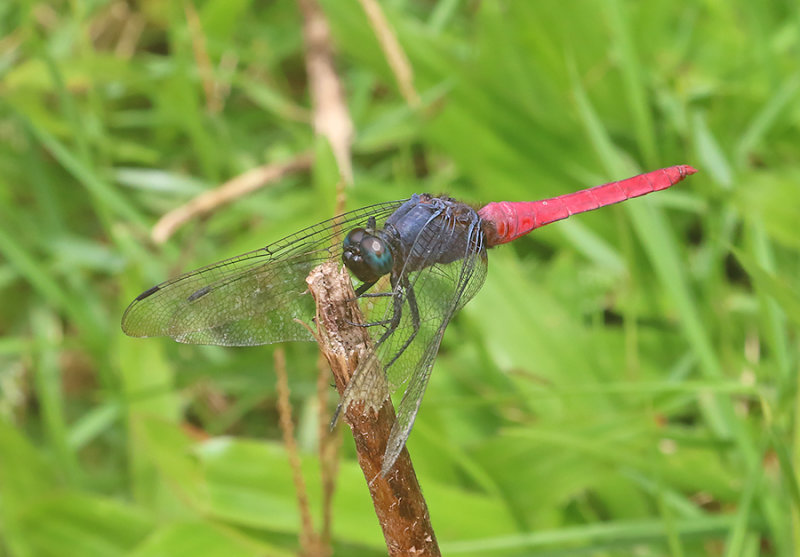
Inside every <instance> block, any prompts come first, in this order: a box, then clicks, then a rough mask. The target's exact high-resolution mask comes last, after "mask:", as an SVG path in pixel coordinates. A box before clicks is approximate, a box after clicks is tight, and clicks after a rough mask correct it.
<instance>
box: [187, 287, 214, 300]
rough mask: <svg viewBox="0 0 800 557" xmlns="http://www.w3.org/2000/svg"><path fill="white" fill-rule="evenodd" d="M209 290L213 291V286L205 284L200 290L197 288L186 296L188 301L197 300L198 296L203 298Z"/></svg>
mask: <svg viewBox="0 0 800 557" xmlns="http://www.w3.org/2000/svg"><path fill="white" fill-rule="evenodd" d="M209 292H211V287H210V286H204V287H203V288H201V289H199V290H195V291H194V292H192V294H191V295H190V296H189V297H188V298H186V301H187V302H194V301H195V300H197V299H198V298H202V297H203V296H205V295H206V294H208V293H209Z"/></svg>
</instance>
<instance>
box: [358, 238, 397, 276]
mask: <svg viewBox="0 0 800 557" xmlns="http://www.w3.org/2000/svg"><path fill="white" fill-rule="evenodd" d="M361 257H363V258H364V261H365V262H366V263H367V265H369V266H370V268H372V269H374V270H375V273H376V274H377V275H378V276H381V275H385V274H386V273H388V272H389V271H391V270H392V253H391V252H390V251H389V248H388V247H387V246H386V242H384V241H383V240H381V239H380V238H377V237H375V236H369V235H367V236H365V237H364V238H362V240H361Z"/></svg>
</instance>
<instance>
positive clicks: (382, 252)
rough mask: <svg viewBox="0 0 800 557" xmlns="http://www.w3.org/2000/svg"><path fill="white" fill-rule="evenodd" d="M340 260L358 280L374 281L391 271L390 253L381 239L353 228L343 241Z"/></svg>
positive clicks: (360, 229) (361, 229)
mask: <svg viewBox="0 0 800 557" xmlns="http://www.w3.org/2000/svg"><path fill="white" fill-rule="evenodd" d="M342 247H343V248H344V250H343V253H342V260H343V261H344V263H345V265H347V268H348V269H350V270H351V271H352V272H353V274H354V275H355V276H356V277H358V278H359V279H361V280H363V281H365V282H367V281H375V280H378V278H380V277H382V276H383V275H385V274H386V273H388V272H389V271H391V270H392V252H391V251H390V250H389V247H388V246H387V245H386V242H384V241H383V240H382V239H381V238H378V237H377V236H373V235H372V234H370V233H369V232H367V231H366V230H364V229H363V228H354V229H353V230H351V231H350V232H349V233H348V234H347V237H346V238H345V239H344V243H343V245H342Z"/></svg>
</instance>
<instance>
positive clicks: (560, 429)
mask: <svg viewBox="0 0 800 557" xmlns="http://www.w3.org/2000/svg"><path fill="white" fill-rule="evenodd" d="M321 3H322V6H323V8H324V10H325V13H326V15H327V17H328V19H329V23H330V25H331V28H332V33H333V38H334V41H335V45H336V48H337V65H338V69H339V70H340V74H341V76H342V79H343V81H344V85H345V92H346V97H347V101H348V103H349V109H350V111H351V115H352V118H353V120H354V125H355V129H356V138H355V145H354V171H355V177H356V180H355V182H356V183H355V185H354V186H353V187H352V188H349V189H348V190H347V192H346V193H347V198H348V200H347V204H348V207H349V208H356V207H358V206H361V205H364V204H367V203H370V202H377V201H385V200H392V199H399V198H403V197H407V196H408V195H409V194H411V193H413V192H415V191H431V192H434V193H437V192H440V191H447V192H449V193H450V194H452V195H454V196H456V197H459V198H461V199H464V200H466V201H469V202H474V203H475V204H476V205H478V204H480V203H482V202H485V201H490V200H501V199H508V200H532V199H538V198H542V197H548V196H552V195H559V194H562V193H567V192H571V191H574V190H577V189H580V188H582V187H587V186H590V185H595V184H599V183H602V182H606V181H609V180H612V179H620V178H625V177H628V176H631V175H633V174H636V173H638V172H640V171H646V170H653V169H656V168H659V167H663V166H669V165H672V164H679V163H686V164H691V165H693V166H695V167H696V168H698V169H699V170H700V172H699V173H698V174H696V175H694V176H692V177H691V178H690V179H688V180H686V181H685V182H682V183H681V184H680V185H678V186H676V187H675V188H672V189H670V190H669V191H666V192H661V193H659V194H657V195H653V196H649V197H647V198H644V199H639V200H635V201H629V202H627V203H626V204H625V205H624V206H621V207H610V208H607V209H604V210H602V211H598V212H595V213H591V214H587V215H583V216H581V217H579V218H575V219H572V220H570V221H567V222H563V223H559V224H556V225H553V226H551V227H548V228H546V229H543V230H541V231H538V232H536V233H535V234H534V235H531V236H529V237H526V238H523V239H520V240H518V241H517V242H515V244H514V245H513V246H509V247H503V248H499V249H496V250H494V251H492V252H491V253H490V262H489V276H488V279H487V282H486V285H485V286H484V288H483V290H482V291H481V292H480V293H479V294H478V295H477V297H476V298H475V299H474V300H473V301H472V302H471V303H470V304H469V305H468V306H467V307H466V308H465V309H464V310H463V311H462V312H461V314H460V315H458V316H457V317H456V319H455V320H454V321H453V323H452V324H451V325H450V327H449V328H448V331H447V334H446V335H445V339H444V343H443V345H442V349H441V352H440V355H439V358H438V360H437V364H436V367H435V370H434V374H433V377H432V380H431V385H430V386H429V388H428V394H427V396H426V399H425V401H424V403H423V406H422V409H421V411H420V414H419V418H418V420H417V425H416V427H415V429H414V431H413V432H412V435H411V438H410V441H409V449H410V451H411V454H412V457H413V459H414V462H415V465H416V467H417V471H418V475H419V478H420V482H421V484H422V486H423V489H424V492H425V495H426V497H427V500H428V504H429V507H430V512H431V515H432V519H433V524H434V526H435V528H436V530H437V535H438V537H439V541H440V542H441V545H442V549H443V551H444V552H445V553H446V554H468V555H490V554H491V555H530V554H543V555H544V554H547V555H556V554H558V555H569V554H582V555H583V554H591V555H632V554H637V555H678V556H690V555H726V556H739V555H742V556H755V555H780V556H783V555H791V554H797V552H798V551H800V489H799V488H798V476H797V470H798V466H799V465H798V459H800V428H799V427H798V424H800V420H798V393H800V389H798V369H800V366H799V365H798V364H799V358H798V357H799V356H800V338H798V330H800V329H799V327H800V295H798V292H800V281H798V277H800V241H798V239H800V235H798V232H797V228H796V227H797V225H798V222H800V185H799V184H800V156H798V149H797V146H798V145H800V103H797V98H798V90H800V70H798V65H797V60H798V51H799V50H800V44H799V43H800V28H799V27H798V21H800V12H799V11H798V7H797V5H796V4H794V3H790V2H780V1H776V2H752V1H749V0H733V1H729V2H690V1H688V0H678V1H667V0H651V1H649V2H633V1H627V0H611V1H608V2H586V1H582V2H577V1H574V2H546V1H545V2H536V1H512V0H502V1H500V0H499V1H485V2H459V1H457V0H432V1H422V0H393V1H389V2H383V3H381V5H382V6H383V8H384V9H385V11H386V16H387V18H388V20H389V21H390V22H391V25H392V27H393V29H394V31H395V32H396V33H397V36H398V39H399V41H400V43H401V44H402V46H403V48H404V49H405V51H406V53H407V55H408V57H409V60H410V62H411V65H412V67H413V69H414V72H415V81H414V85H415V87H416V89H417V91H418V93H419V95H420V98H421V107H420V108H419V109H411V108H409V107H408V106H407V104H406V103H405V102H404V100H403V98H402V96H401V95H400V92H399V89H398V86H397V82H396V80H395V78H394V76H393V74H392V71H391V69H390V65H389V64H388V63H387V60H386V58H385V56H384V55H383V52H382V50H381V47H380V44H379V42H378V40H377V39H376V37H375V34H374V31H373V29H372V28H371V27H370V25H369V23H368V20H367V18H366V16H365V15H364V12H363V10H362V9H361V7H360V4H359V3H358V2H356V1H354V0H349V1H342V0H324V1H322V2H321ZM134 4H135V7H132V6H129V5H127V4H125V3H107V2H81V1H77V2H69V3H67V2H52V3H46V2H43V3H30V2H19V3H15V2H7V3H3V5H2V7H0V30H1V31H0V37H3V38H2V40H0V44H1V45H2V47H0V75H2V81H0V90H1V91H2V95H0V138H2V141H0V307H2V311H0V334H2V338H0V533H1V534H0V554H8V555H13V556H26V557H28V556H30V557H39V556H51V555H52V556H56V555H57V556H62V555H81V556H92V555H98V556H100V555H102V556H113V555H131V556H137V557H145V556H147V557H150V556H156V555H170V556H180V555H192V556H193V557H200V556H206V555H208V556H212V555H226V556H227V555H243V556H244V555H290V554H295V553H296V549H297V535H298V532H299V529H300V520H299V513H298V507H297V502H296V499H295V493H294V488H293V487H292V483H291V474H290V470H289V466H288V462H287V457H286V453H285V450H284V449H283V446H282V444H281V442H280V432H279V429H278V426H277V418H276V413H275V410H274V408H275V398H276V395H275V390H274V384H275V381H274V378H273V374H272V373H271V372H272V351H273V349H274V348H272V347H261V348H252V349H251V348H248V349H221V348H216V347H195V346H183V345H177V344H175V343H172V342H171V341H169V340H164V339H149V340H139V339H130V338H126V337H124V336H123V335H122V333H121V331H120V328H119V319H120V316H121V313H122V311H123V310H124V308H125V306H126V305H127V303H128V302H129V301H130V300H132V299H133V297H134V296H136V295H137V294H138V293H139V292H141V291H142V290H143V289H144V288H146V287H148V286H150V285H151V284H155V283H156V282H159V281H161V280H163V279H164V278H165V277H167V276H170V275H171V274H174V273H175V272H176V270H180V269H190V268H194V267H196V266H200V265H202V264H205V263H209V262H212V261H214V260H217V259H222V258H224V257H227V256H232V255H236V254H237V253H241V252H244V251H247V250H250V249H254V248H257V247H260V246H262V245H264V244H266V243H267V242H269V241H272V240H276V239H278V238H280V237H282V236H283V235H286V234H289V233H291V232H293V231H295V230H298V229H300V228H302V227H305V226H307V225H309V224H313V223H315V222H317V221H319V220H323V219H325V218H328V217H330V216H331V215H332V213H333V211H334V206H335V187H336V181H335V176H336V174H337V173H336V170H335V166H334V165H335V163H334V161H333V159H332V158H331V157H330V156H329V154H328V152H327V146H326V145H324V144H323V143H322V142H320V141H319V140H318V139H315V137H314V134H313V130H312V128H311V125H310V121H311V108H310V105H309V96H308V90H307V82H306V74H305V67H304V53H303V36H302V29H301V18H300V14H299V12H298V9H297V6H296V4H295V3H294V2H290V1H288V0H286V1H278V2H267V3H265V2H246V1H238V2H230V1H222V0H204V1H202V2H198V3H196V6H195V8H196V10H197V17H198V18H199V22H200V28H201V29H202V33H203V37H202V40H203V41H204V44H205V48H206V49H207V52H208V56H209V59H210V63H211V67H210V72H211V74H210V75H209V74H208V73H205V72H206V70H204V69H202V67H200V66H199V65H198V58H197V57H196V54H195V52H196V51H195V49H196V48H197V42H196V41H197V40H198V37H197V34H196V30H193V27H192V26H191V25H190V24H189V19H190V18H187V13H188V12H187V11H186V9H185V8H186V4H184V3H170V2H165V3H159V2H140V3H134ZM132 10H135V11H132ZM208 83H212V84H213V85H214V87H216V89H215V90H214V91H215V92H214V94H216V95H219V99H220V104H219V108H215V107H214V105H213V103H212V102H211V101H210V98H211V97H210V96H209V89H207V88H204V84H208ZM304 152H314V153H316V154H317V155H318V159H317V161H318V163H317V165H316V166H315V168H314V169H313V172H312V173H308V174H303V173H300V174H295V175H292V176H289V177H287V178H285V179H284V180H282V181H281V182H280V183H278V184H277V185H275V186H273V187H270V188H267V189H264V190H262V191H259V192H257V193H254V194H252V195H250V196H248V197H246V198H244V199H241V200H239V201H237V202H235V203H233V204H231V205H229V206H227V207H225V208H224V209H223V210H221V211H219V212H218V213H216V214H215V215H214V216H213V217H211V218H210V219H208V220H206V221H203V222H192V223H189V224H188V225H187V226H185V227H184V228H182V229H180V230H179V232H178V234H177V235H176V236H175V237H173V238H172V239H171V240H170V241H169V242H168V243H167V244H166V245H164V246H159V247H157V246H154V245H152V243H151V242H150V241H149V240H148V234H149V231H150V227H151V226H152V225H153V224H154V223H155V222H156V220H157V219H158V217H159V216H161V215H162V214H164V213H165V212H167V211H168V210H169V209H171V208H174V207H177V206H179V205H181V204H183V203H184V202H186V201H188V200H189V199H191V198H192V197H193V196H195V195H196V194H198V193H199V192H202V191H204V190H207V189H210V188H212V187H214V186H215V185H217V184H219V183H220V182H222V181H224V180H226V179H229V178H231V177H234V176H236V175H238V174H240V173H242V172H244V171H247V170H249V169H251V168H253V167H255V166H257V165H261V164H265V163H268V162H274V161H279V160H285V159H287V158H289V157H291V156H293V155H296V154H300V153H304ZM286 349H287V361H288V365H289V371H290V385H291V388H292V399H293V400H292V402H293V403H294V407H295V410H296V413H295V415H296V417H297V419H298V421H299V424H298V432H299V433H298V437H299V444H300V446H301V449H302V454H301V456H302V458H303V471H304V473H305V478H306V481H307V483H308V485H309V494H310V500H311V507H312V512H313V513H314V514H315V517H318V516H319V509H320V502H321V488H320V486H319V480H318V478H319V463H318V461H317V458H316V454H317V453H316V450H315V446H316V442H317V440H316V433H315V432H316V428H315V424H316V423H317V418H316V413H317V408H316V406H315V404H316V402H315V401H316V399H315V389H316V387H315V381H316V379H315V365H316V364H315V362H316V360H315V358H316V352H315V347H314V346H313V345H310V344H298V345H288V346H287V347H286ZM326 412H330V409H326ZM187 424H192V425H191V426H189V425H187ZM198 430H200V431H202V432H204V433H203V434H202V435H198V434H197V432H198ZM206 433H208V434H210V435H212V437H211V438H207V435H206ZM342 435H344V436H345V442H344V450H343V453H344V455H343V457H342V458H343V462H342V464H341V474H340V476H339V478H338V484H337V497H336V500H335V504H334V524H333V546H334V549H335V552H336V554H338V555H380V554H383V553H384V552H385V548H384V547H383V541H382V538H381V534H380V530H379V527H378V524H377V521H376V518H375V516H374V513H373V510H372V507H371V504H370V501H369V496H368V492H367V490H366V487H365V485H364V479H363V477H362V476H361V472H360V470H359V469H358V467H357V465H356V463H355V460H354V458H353V449H352V448H351V442H350V441H349V439H348V435H347V434H346V433H342ZM67 548H68V549H67Z"/></svg>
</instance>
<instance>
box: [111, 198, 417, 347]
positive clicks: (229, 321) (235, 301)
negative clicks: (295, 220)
mask: <svg viewBox="0 0 800 557" xmlns="http://www.w3.org/2000/svg"><path fill="white" fill-rule="evenodd" d="M402 203H403V201H394V202H388V203H380V204H378V205H372V206H370V207H364V208H362V209H357V210H355V211H351V212H349V213H345V214H343V215H340V216H338V217H334V218H332V219H329V220H327V221H324V222H321V223H319V224H316V225H314V226H310V227H308V228H306V229H304V230H301V231H299V232H297V233H295V234H292V235H291V236H287V237H286V238H283V239H282V240H279V241H278V242H275V243H273V244H270V245H268V246H266V247H264V248H261V249H258V250H255V251H251V252H249V253H245V254H243V255H240V256H237V257H233V258H230V259H226V260H223V261H219V262H217V263H213V264H211V265H208V266H206V267H202V268H200V269H197V270H194V271H191V272H188V273H185V274H183V275H181V276H179V277H177V278H174V279H172V280H169V281H166V282H164V283H162V284H159V285H158V286H154V287H153V288H151V289H149V290H147V291H145V292H143V293H142V294H140V295H139V296H138V297H137V298H136V299H135V300H134V301H133V302H132V303H131V305H130V306H128V309H127V310H125V314H124V315H123V317H122V329H123V331H124V332H125V333H126V334H128V335H130V336H135V337H151V336H169V337H172V338H173V339H175V340H177V341H179V342H185V343H191V344H217V345H222V346H252V345H257V344H269V343H272V342H282V341H289V340H311V335H310V334H309V332H308V331H307V330H306V329H305V328H304V327H303V326H301V325H299V324H298V323H296V322H295V321H294V320H295V319H301V320H304V321H306V322H307V321H309V320H310V319H311V317H313V315H314V301H313V299H311V296H310V295H309V294H308V292H307V289H306V283H305V278H306V276H307V275H308V273H309V272H310V271H311V269H313V268H314V267H315V266H316V265H318V264H320V263H322V262H323V261H325V260H328V259H332V258H333V259H338V258H340V257H341V251H342V247H341V239H342V238H343V234H346V233H347V232H348V231H349V230H350V229H351V228H355V227H358V226H366V225H367V222H368V220H369V219H370V218H371V217H374V218H375V219H376V222H377V224H378V225H379V226H381V225H382V224H383V221H385V220H386V218H387V217H388V216H389V215H391V214H392V213H393V212H394V211H395V210H396V209H397V208H398V207H399V206H400V205H401V204H402Z"/></svg>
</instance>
